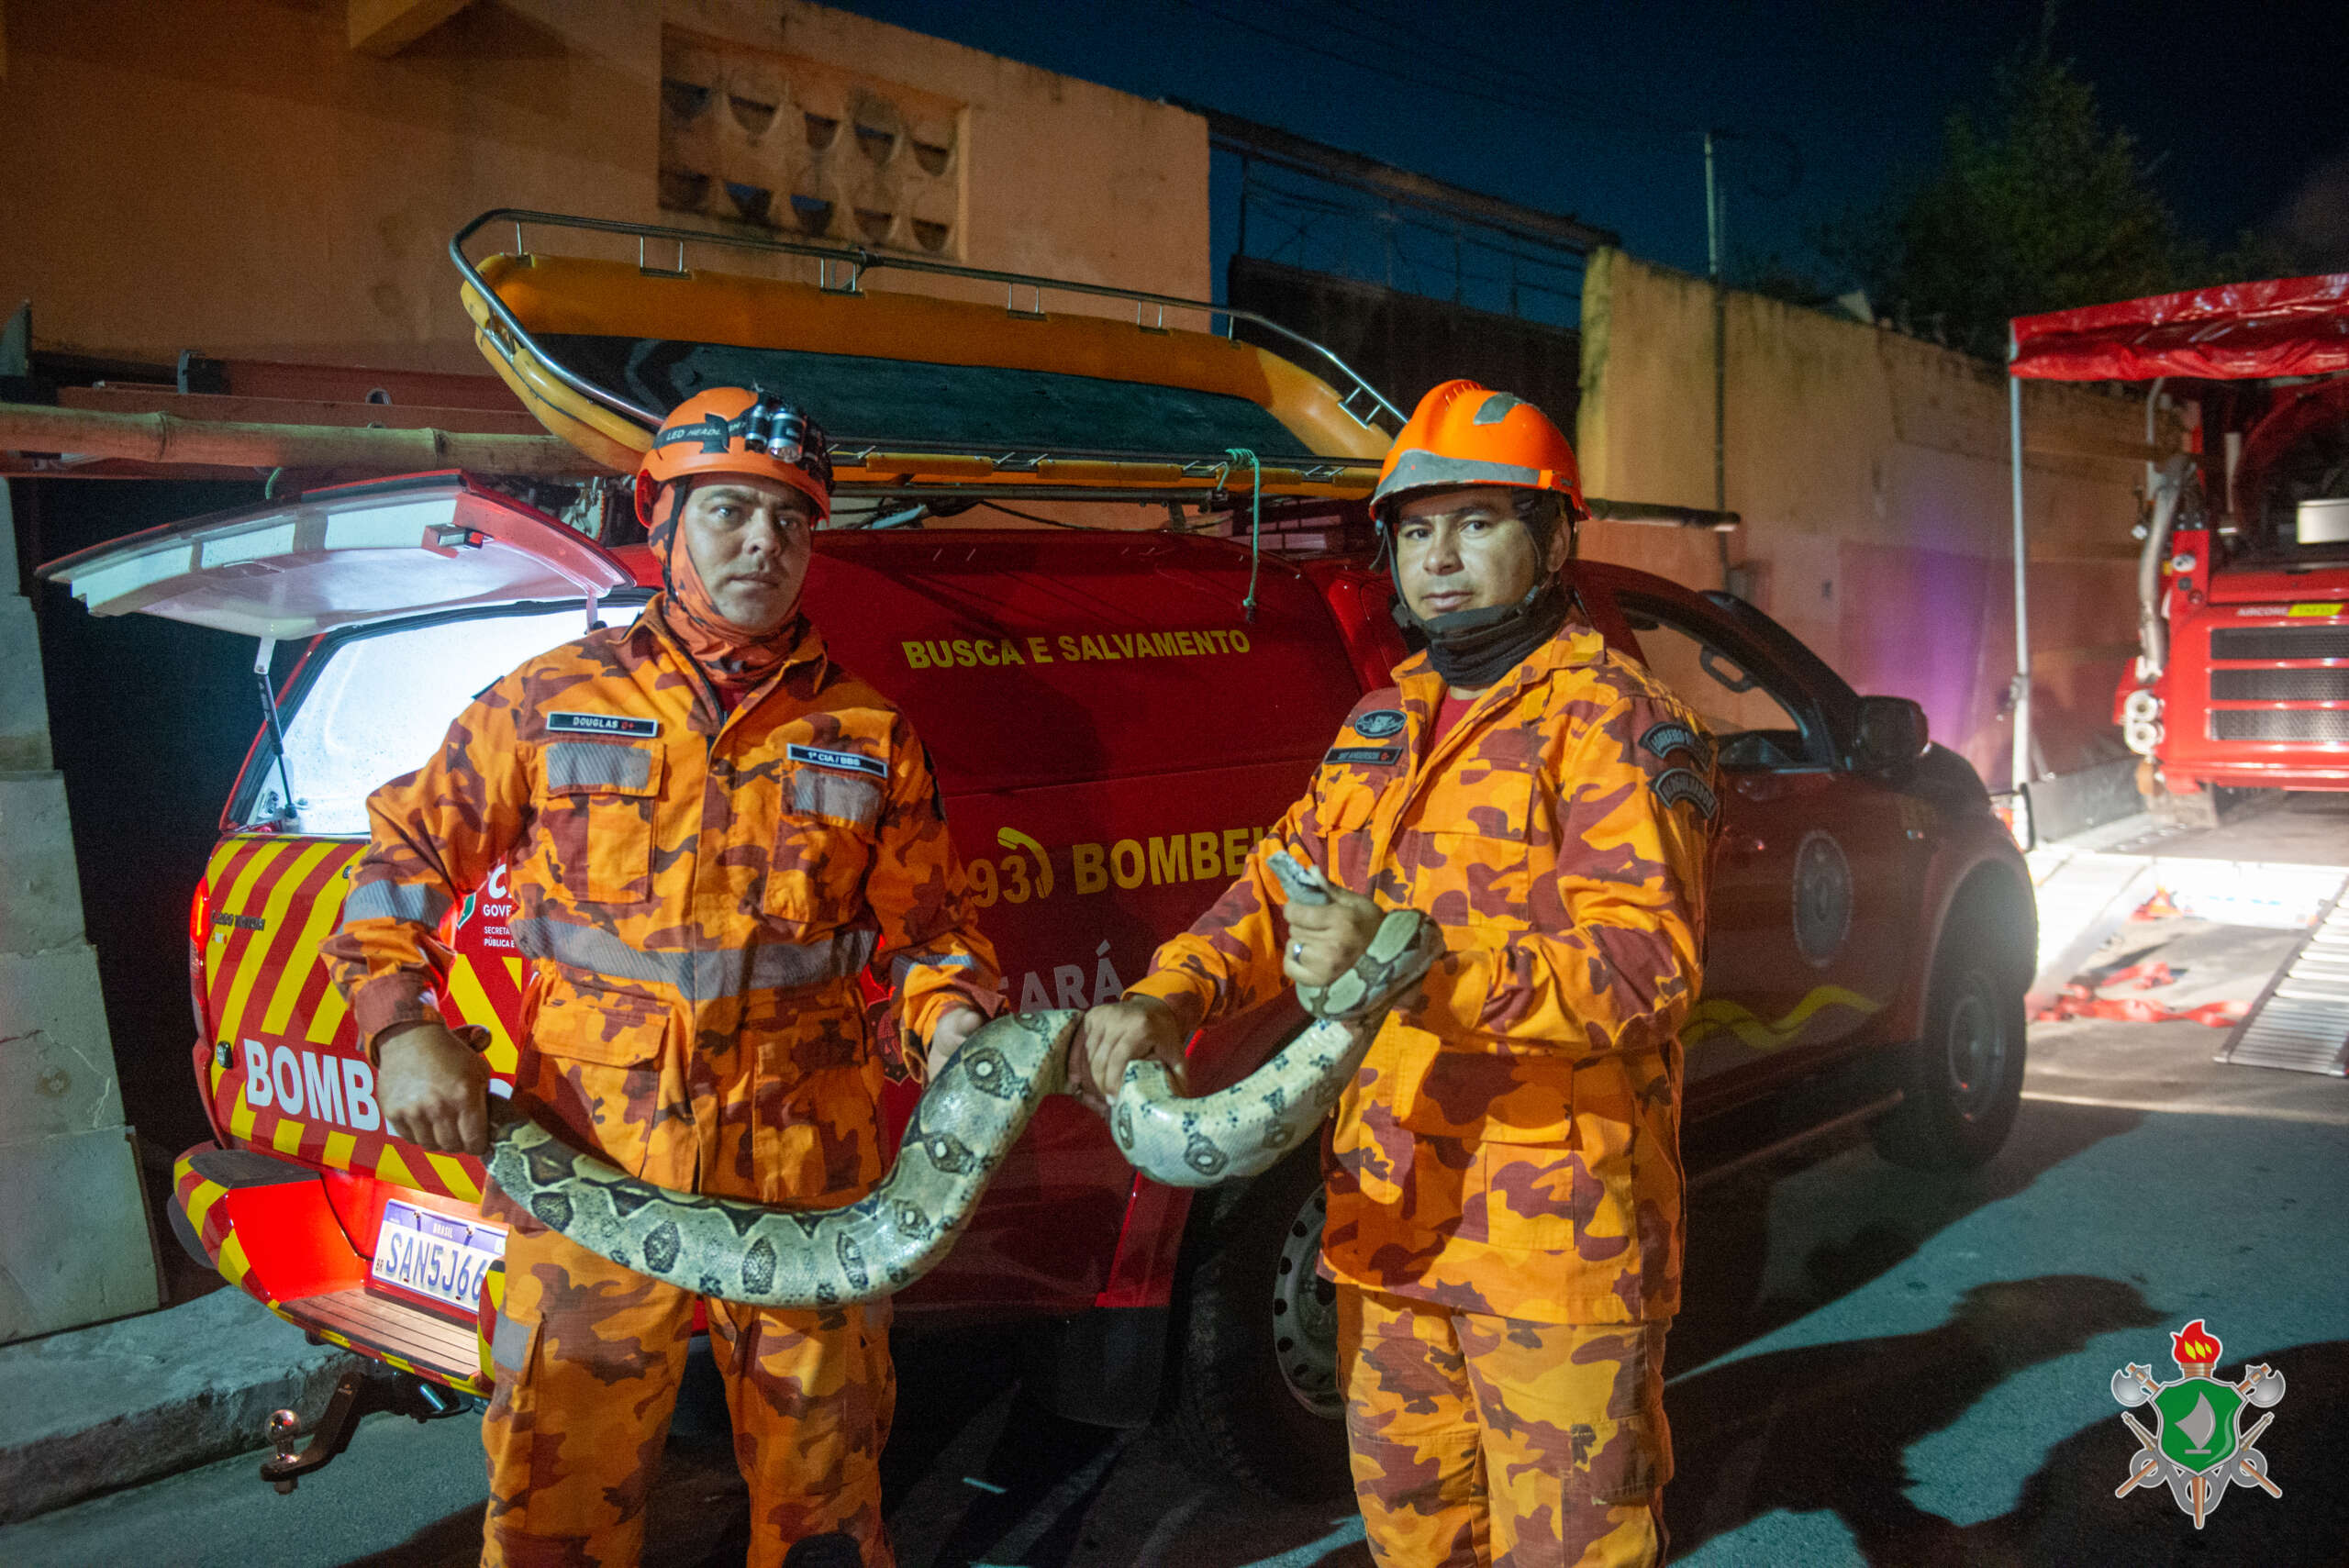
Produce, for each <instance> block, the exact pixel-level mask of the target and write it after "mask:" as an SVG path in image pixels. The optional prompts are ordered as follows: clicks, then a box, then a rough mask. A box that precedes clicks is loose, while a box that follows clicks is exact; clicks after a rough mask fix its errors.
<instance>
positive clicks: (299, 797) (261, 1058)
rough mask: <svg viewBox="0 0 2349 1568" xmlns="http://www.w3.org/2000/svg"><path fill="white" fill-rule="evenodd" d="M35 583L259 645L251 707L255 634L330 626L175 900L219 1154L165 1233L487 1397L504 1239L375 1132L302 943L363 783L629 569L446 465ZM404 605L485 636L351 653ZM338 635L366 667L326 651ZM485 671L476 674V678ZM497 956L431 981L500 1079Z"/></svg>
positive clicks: (446, 1177) (322, 906) (268, 511)
mask: <svg viewBox="0 0 2349 1568" xmlns="http://www.w3.org/2000/svg"><path fill="white" fill-rule="evenodd" d="M40 575H41V576H42V577H43V578H45V579H47V580H49V581H51V582H56V583H61V584H64V585H66V586H67V587H68V588H69V589H70V590H71V591H72V594H73V595H74V597H76V598H77V599H80V600H81V601H82V602H83V604H84V605H85V606H88V607H89V609H90V610H91V612H92V613H93V614H96V615H125V614H129V613H133V612H139V613H144V614H148V615H159V616H162V617H167V618H169V619H173V620H181V621H186V622H189V623H191V624H194V625H197V626H206V627H211V628H216V629H218V630H222V631H228V632H232V633H236V634H239V635H241V636H246V637H251V638H255V639H259V642H260V645H261V654H260V658H259V659H258V660H257V662H256V664H257V668H256V674H257V677H258V681H257V684H258V688H259V690H258V692H257V695H256V702H257V704H258V705H262V706H266V707H268V708H269V709H271V710H272V711H274V709H275V706H276V703H277V700H278V694H277V693H276V692H274V691H273V689H272V687H271V683H270V679H269V674H268V672H269V669H270V654H271V651H273V649H274V647H275V644H276V643H277V642H278V641H280V640H284V639H314V638H323V639H325V640H323V641H321V642H319V643H317V644H315V645H314V646H313V648H312V649H311V651H310V653H309V655H308V657H306V659H305V661H304V662H303V664H302V666H301V667H300V668H299V669H298V670H297V671H296V672H295V674H294V676H293V677H292V679H291V680H290V681H289V682H288V683H287V684H286V688H285V694H284V695H286V696H287V697H288V698H292V697H295V696H296V695H303V694H307V695H308V696H309V697H311V698H313V699H315V700H312V701H308V702H306V703H304V704H303V705H302V706H295V708H294V710H293V714H292V717H291V719H290V720H289V734H288V738H287V742H286V743H285V744H284V746H283V747H281V744H280V742H279V741H278V740H277V739H276V736H277V734H278V727H277V725H276V723H275V722H274V720H273V721H272V722H271V724H270V725H269V726H268V727H267V728H265V729H264V730H263V734H262V740H261V741H259V742H257V743H256V745H255V747H254V750H253V753H252V755H251V756H250V758H249V759H248V762H247V764H246V767H245V770H244V779H243V782H242V784H240V786H239V790H238V793H237V795H236V796H235V797H234V798H233V799H232V800H231V802H230V804H229V806H228V811H227V813H226V814H225V817H224V822H223V829H224V831H223V835H222V837H221V840H220V841H219V844H218V846H217V848H216V849H215V851H214V852H213V855H212V858H211V861H210V863H209V864H208V865H207V867H206V875H205V881H204V884H203V885H202V887H201V888H200V890H199V891H198V893H197V895H196V898H195V906H194V908H193V909H192V911H191V916H190V923H189V939H190V944H191V949H192V951H191V955H190V956H191V962H192V979H193V983H194V984H195V998H196V1006H197V1010H198V1013H199V1016H200V1018H201V1019H202V1020H203V1027H204V1036H203V1038H202V1039H200V1040H197V1041H196V1044H195V1071H196V1076H197V1081H198V1084H199V1086H200V1088H201V1089H202V1091H203V1094H204V1097H205V1102H206V1111H207V1113H208V1115H209V1116H210V1118H211V1120H212V1124H213V1126H214V1128H215V1129H216V1132H217V1136H218V1139H219V1143H220V1147H217V1148H216V1147H210V1146H206V1147H201V1148H198V1149H196V1150H194V1151H190V1152H189V1153H188V1154H187V1155H185V1156H184V1157H183V1158H182V1160H181V1162H180V1164H179V1169H178V1171H177V1173H176V1174H177V1193H176V1196H177V1199H178V1201H177V1203H176V1205H175V1213H174V1214H173V1225H174V1229H177V1230H178V1231H179V1232H180V1234H181V1238H182V1240H183V1242H184V1243H188V1244H191V1245H192V1247H193V1248H194V1249H195V1250H197V1251H201V1252H202V1253H203V1255H205V1256H206V1257H207V1258H209V1259H211V1260H212V1262H213V1263H214V1265H215V1266H216V1267H217V1268H218V1269H219V1271H220V1272H221V1273H222V1274H223V1275H225V1276H226V1277H227V1278H228V1279H229V1280H230V1281H232V1282H233V1283H235V1284H239V1285H240V1286H242V1287H243V1288H244V1289H245V1290H246V1291H247V1292H249V1293H250V1294H251V1295H252V1296H255V1297H257V1298H258V1299H260V1300H261V1301H262V1302H263V1303H264V1304H266V1305H267V1306H269V1307H271V1308H272V1309H273V1310H274V1311H276V1312H278V1313H279V1314H280V1315H281V1316H283V1317H285V1318H289V1319H290V1320H292V1321H293V1322H295V1323H296V1324H298V1325H300V1326H301V1327H303V1328H304V1329H308V1330H310V1331H312V1332H314V1333H317V1334H319V1335H321V1336H323V1337H325V1338H328V1339H330V1340H336V1341H337V1342H339V1343H343V1344H347V1345H350V1346H351V1347H352V1348H354V1349H358V1350H362V1351H365V1352H366V1353H368V1354H371V1355H373V1356H375V1357H377V1358H378V1359H380V1360H383V1361H385V1362H389V1363H391V1364H393V1365H395V1366H397V1367H400V1368H402V1369H404V1370H409V1371H415V1372H418V1373H424V1374H426V1375H429V1376H432V1377H434V1378H436V1379H438V1380H439V1381H442V1382H448V1383H454V1384H459V1385H467V1386H473V1387H485V1386H486V1385H485V1382H484V1376H483V1372H482V1368H481V1366H480V1364H479V1357H478V1353H477V1343H476V1330H477V1327H478V1324H477V1314H478V1311H479V1302H480V1297H481V1294H482V1285H483V1282H484V1277H485V1275H486V1274H487V1273H489V1271H490V1270H491V1268H492V1266H493V1264H494V1263H495V1260H496V1258H497V1256H498V1253H499V1247H500V1242H501V1240H502V1238H501V1237H500V1236H499V1235H497V1234H496V1233H495V1231H494V1228H484V1226H482V1224H481V1222H480V1216H479V1214H478V1212H477V1209H476V1207H475V1205H476V1203H477V1201H478V1199H479V1197H480V1193H481V1188H480V1181H481V1171H480V1167H479V1166H478V1165H477V1164H476V1163H475V1162H473V1161H471V1160H467V1159H462V1158H457V1157H452V1156H450V1155H445V1154H428V1153H426V1152H424V1151H420V1150H418V1149H417V1148H415V1147H414V1146H413V1145H410V1144H407V1143H405V1142H402V1141H400V1140H396V1139H394V1138H392V1137H391V1136H390V1135H389V1134H388V1133H387V1131H386V1130H385V1129H384V1125H383V1118H382V1115H381V1112H380V1109H379V1107H378V1106H376V1104H375V1096H374V1076H373V1070H372V1069H371V1068H370V1067H369V1066H368V1064H367V1062H365V1061H364V1060H363V1059H362V1056H361V1055H360V1053H359V1051H358V1048H357V1044H356V1041H355V1040H353V1038H352V1032H351V1021H350V1016H349V1013H348V1011H347V1009H346V1008H345V1007H344V1006H343V1004H342V999H341V997H340V995H339V994H338V993H337V992H336V990H335V988H334V987H333V985H332V984H329V983H328V977H327V972H326V969H325V966H324V965H323V964H322V963H321V962H319V957H318V949H319V946H320V944H321V943H323V942H324V941H325V940H326V939H327V938H328V936H330V935H331V934H332V933H333V932H334V930H335V929H336V927H337V926H338V924H339V923H340V917H341V908H342V900H343V895H344V893H345V891H346V890H347V888H348V886H349V881H348V879H349V876H350V873H351V868H352V867H353V866H354V865H355V864H356V862H357V861H358V859H359V857H360V855H361V854H362V852H363V851H365V849H366V827H365V816H364V810H363V800H364V795H365V792H366V790H368V789H371V788H372V787H373V784H377V783H381V782H382V781H383V779H384V778H388V777H391V776H393V775H394V774H395V773H402V772H405V771H406V770H407V769H408V768H411V767H414V766H416V765H417V763H419V762H422V761H424V759H425V756H426V755H428V754H429V748H430V747H431V746H432V745H433V744H435V743H437V741H438V740H439V737H440V732H441V730H442V729H444V728H446V725H447V722H448V718H449V717H450V715H451V714H453V713H454V712H455V711H456V709H457V708H458V707H462V705H463V703H464V701H465V699H466V697H467V696H469V695H470V694H471V693H472V692H473V690H474V689H476V688H477V687H478V686H479V685H480V684H483V682H484V681H485V680H486V679H491V678H495V675H496V674H497V673H500V672H501V671H502V670H503V669H505V668H507V667H509V666H510V665H511V664H512V663H514V662H518V660H519V659H521V658H523V657H526V656H528V655H529V653H531V652H534V651H538V650H540V649H542V648H545V647H549V646H551V645H553V644H554V643H556V642H560V641H562V640H563V639H566V638H569V637H573V636H576V635H577V634H578V632H579V630H580V629H581V628H583V626H584V616H583V614H582V604H583V601H585V602H587V603H589V604H593V603H594V602H595V601H597V600H600V599H602V598H604V597H605V596H606V595H610V594H612V593H613V592H614V591H616V590H624V589H628V588H629V587H631V586H632V584H633V577H632V575H631V574H630V573H629V571H628V569H627V567H626V566H625V565H624V564H623V563H622V562H620V561H619V560H618V558H616V557H614V556H613V555H611V554H610V553H609V552H608V551H607V550H604V549H602V548H601V547H600V546H598V545H596V543H594V542H593V541H592V540H589V539H585V538H584V537H582V536H581V535H580V534H578V533H576V532H574V531H573V530H572V529H570V528H565V527H564V526H562V524H561V523H559V522H557V521H556V520H555V519H553V518H551V517H547V516H546V515H545V514H543V513H540V512H539V511H537V510H535V509H533V508H531V507H529V506H524V505H523V504H521V503H520V502H518V501H516V500H514V499H512V498H511V497H509V496H507V495H502V494H500V493H499V492H497V491H496V490H495V489H492V488H490V487H489V486H487V485H485V484H482V483H481V482H479V481H477V480H474V479H472V478H469V477H467V476H465V475H462V474H456V473H438V474H422V475H417V476H414V477H411V478H406V479H398V480H389V481H384V482H380V483H371V484H351V485H343V486H339V487H336V488H332V489H327V490H320V491H314V492H311V493H308V494H306V495H301V496H299V497H297V498H295V499H292V500H288V501H284V502H278V503H273V504H269V505H264V506H257V507H250V508H246V509H242V510H239V511H235V512H228V513H222V514H217V515H214V516H209V517H197V518H195V519H193V520H191V521H188V522H184V523H180V524H175V525H173V526H170V527H166V528H154V529H150V530H149V531H147V532H145V533H140V534H136V535H133V536H131V537H130V538H128V539H121V540H117V541H116V542H115V543H112V544H108V545H103V546H99V547H97V548H95V549H93V550H83V551H82V552H81V553H79V554H76V555H72V556H69V557H67V558H65V559H63V560H61V561H58V562H51V563H50V565H48V566H45V567H43V568H42V569H41V571H40ZM590 613H592V611H591V612H590ZM415 617H437V619H436V620H431V621H428V622H427V623H426V626H427V627H428V628H429V627H430V626H432V625H435V624H440V625H446V624H448V623H449V622H450V621H454V620H463V621H464V622H465V623H466V624H467V625H468V626H469V627H471V626H476V625H478V626H481V627H485V628H490V629H488V630H486V631H484V632H481V633H478V634H475V635H474V637H473V641H474V642H475V643H477V644H478V646H477V647H475V648H474V649H473V652H472V655H471V659H470V662H468V660H465V659H451V658H435V657H432V656H431V655H430V653H429V648H428V646H427V645H428V643H429V639H427V638H419V637H418V636H417V632H416V631H415V630H391V631H385V632H383V633H381V634H380V635H381V636H383V637H384V638H387V639H392V641H394V642H397V641H400V639H406V643H413V644H415V645H416V646H413V647H411V646H407V645H406V644H405V643H404V644H403V645H402V646H400V647H398V648H396V649H395V648H394V647H393V646H392V645H391V643H390V642H386V643H384V644H383V645H381V646H373V645H371V644H370V643H369V640H368V639H372V638H374V637H376V636H377V635H378V633H377V632H376V631H375V629H374V628H378V627H379V626H380V625H381V623H385V622H391V621H401V622H406V623H409V625H410V626H411V627H413V626H414V624H415ZM361 649H365V651H368V652H369V653H370V655H371V656H370V657H369V658H367V659H364V660H359V659H354V658H340V659H339V658H338V657H337V655H338V653H339V652H343V651H352V650H361ZM500 661H503V662H500ZM362 665H364V666H366V668H364V669H361V668H358V666H362ZM482 665H492V666H495V667H494V668H491V669H490V670H489V673H488V674H487V675H486V676H479V677H478V678H477V674H476V671H477V668H478V667H479V666H482ZM354 682H355V684H354ZM451 705H453V706H451ZM338 706H340V707H341V708H344V709H347V710H350V711H357V709H358V708H359V707H360V706H365V707H367V708H368V709H369V710H370V712H371V713H373V714H374V715H375V716H377V717H378V720H379V721H378V722H373V723H367V724H360V725H346V726H343V727H341V728H340V732H337V730H336V729H335V728H334V727H332V726H330V725H329V724H328V718H329V717H331V716H332V714H333V713H334V711H335V710H336V709H337V707H338ZM286 751H291V752H292V753H293V755H292V757H291V758H288V757H286V756H285V755H284V752H286ZM410 752H414V753H415V754H413V755H410V754H409V753H410ZM518 971H519V960H518V959H502V958H500V957H499V956H497V955H496V954H495V953H494V952H489V951H484V950H482V949H481V947H480V946H479V944H477V943H463V944H461V945H460V946H459V948H458V950H457V959H456V962H455V964H454V966H453V967H452V970H451V975H450V982H449V987H448V990H449V997H448V1006H449V1009H450V1010H451V1012H452V1013H454V1014H456V1015H458V1016H460V1017H462V1018H464V1019H466V1020H467V1021H470V1022H476V1023H480V1024H483V1025H484V1026H486V1027H488V1028H489V1029H491V1030H492V1031H493V1037H494V1038H495V1041H496V1044H495V1048H494V1050H493V1051H492V1056H491V1061H492V1065H493V1067H494V1068H495V1069H497V1070H498V1071H499V1072H500V1073H503V1074H505V1075H507V1076H508V1077H510V1074H511V1073H512V1070H513V1043H512V1041H511V1040H510V1039H509V1038H507V1030H506V1027H505V1024H504V1022H503V1020H502V1018H501V1017H500V1012H501V1008H500V1006H499V1005H498V1004H499V1001H500V1000H501V998H504V997H507V996H509V995H510V994H511V993H513V992H514V991H515V990H516V988H517V987H518V984H519V983H520V975H519V973H518Z"/></svg>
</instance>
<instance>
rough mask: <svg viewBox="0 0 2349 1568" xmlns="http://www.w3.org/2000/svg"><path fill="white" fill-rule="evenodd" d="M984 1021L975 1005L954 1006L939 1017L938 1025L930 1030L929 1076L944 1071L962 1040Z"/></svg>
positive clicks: (961, 1045) (934, 1076)
mask: <svg viewBox="0 0 2349 1568" xmlns="http://www.w3.org/2000/svg"><path fill="white" fill-rule="evenodd" d="M986 1021H987V1020H986V1018H985V1015H984V1014H982V1013H981V1012H980V1011H979V1010H978V1009H977V1008H976V1007H955V1008H952V1010H950V1011H949V1012H948V1013H947V1014H946V1015H945V1016H944V1017H943V1018H940V1019H939V1020H938V1027H937V1028H936V1029H932V1030H930V1059H929V1060H930V1077H932V1078H933V1079H934V1078H936V1077H937V1076H938V1075H939V1074H940V1073H942V1072H944V1071H945V1070H946V1064H947V1062H951V1061H952V1060H953V1058H954V1053H955V1052H956V1051H960V1050H962V1049H963V1041H964V1040H968V1039H970V1038H971V1037H972V1036H973V1035H974V1034H976V1033H978V1032H979V1026H980V1025H981V1024H984V1023H985V1022H986Z"/></svg>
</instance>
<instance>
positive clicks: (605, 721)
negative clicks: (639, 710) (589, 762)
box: [543, 713, 661, 740]
mask: <svg viewBox="0 0 2349 1568" xmlns="http://www.w3.org/2000/svg"><path fill="white" fill-rule="evenodd" d="M543 717H545V719H546V726H547V733H548V734H550V735H627V736H631V737H634V738H635V739H637V740H656V739H658V738H659V736H660V734H661V721H660V720H659V719H657V718H631V717H629V716H628V715H626V714H619V713H550V714H546V715H544V716H543Z"/></svg>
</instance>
